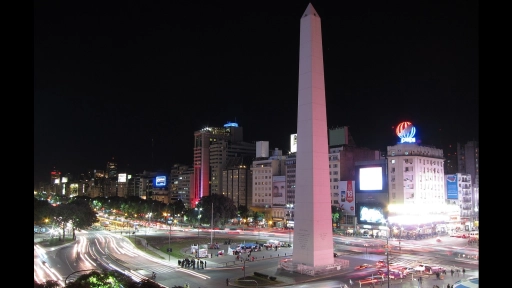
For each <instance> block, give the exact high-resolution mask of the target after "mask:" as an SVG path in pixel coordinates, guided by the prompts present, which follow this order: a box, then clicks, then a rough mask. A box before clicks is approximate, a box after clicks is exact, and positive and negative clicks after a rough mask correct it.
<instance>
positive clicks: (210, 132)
mask: <svg viewBox="0 0 512 288" xmlns="http://www.w3.org/2000/svg"><path fill="white" fill-rule="evenodd" d="M255 153H256V145H255V143H246V142H243V129H242V127H238V124H237V123H231V122H228V123H227V124H225V125H224V127H220V128H219V127H207V128H203V129H201V130H199V131H196V132H194V173H193V178H192V182H191V183H190V205H191V207H192V208H193V207H195V205H196V203H197V202H198V201H199V200H200V199H201V197H203V196H208V195H210V194H212V193H221V192H222V183H223V181H222V171H223V169H224V168H225V167H226V164H227V163H228V160H229V159H230V158H232V157H240V156H253V155H255Z"/></svg>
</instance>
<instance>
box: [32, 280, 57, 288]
mask: <svg viewBox="0 0 512 288" xmlns="http://www.w3.org/2000/svg"><path fill="white" fill-rule="evenodd" d="M59 287H61V286H60V283H59V282H58V281H55V280H46V281H45V282H43V283H39V282H37V281H36V280H34V288H59Z"/></svg>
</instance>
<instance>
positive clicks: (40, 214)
mask: <svg viewBox="0 0 512 288" xmlns="http://www.w3.org/2000/svg"><path fill="white" fill-rule="evenodd" d="M52 208H53V206H52V205H51V204H50V203H49V202H48V201H47V200H38V199H36V198H35V197H34V224H36V225H41V224H43V223H45V222H46V221H45V220H46V219H49V218H51V216H52Z"/></svg>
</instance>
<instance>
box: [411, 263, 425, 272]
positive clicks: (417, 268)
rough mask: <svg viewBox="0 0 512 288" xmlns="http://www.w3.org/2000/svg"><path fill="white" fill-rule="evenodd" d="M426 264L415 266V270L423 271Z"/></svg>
mask: <svg viewBox="0 0 512 288" xmlns="http://www.w3.org/2000/svg"><path fill="white" fill-rule="evenodd" d="M425 266H426V265H425V264H420V265H418V266H416V267H414V268H413V269H414V271H417V272H423V271H425Z"/></svg>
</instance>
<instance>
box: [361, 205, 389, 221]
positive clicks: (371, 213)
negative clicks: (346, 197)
mask: <svg viewBox="0 0 512 288" xmlns="http://www.w3.org/2000/svg"><path fill="white" fill-rule="evenodd" d="M356 210H357V222H358V223H361V224H384V223H385V222H386V218H387V215H386V214H385V212H384V210H385V209H384V205H382V204H379V203H372V204H366V203H358V204H357V205H356Z"/></svg>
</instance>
